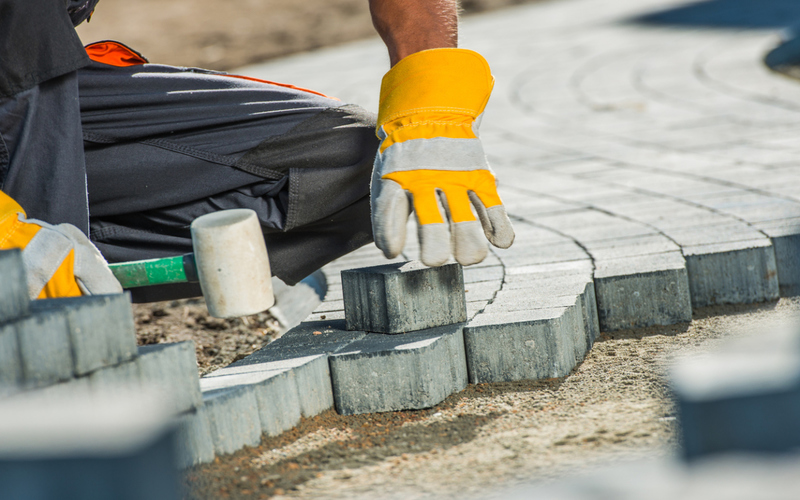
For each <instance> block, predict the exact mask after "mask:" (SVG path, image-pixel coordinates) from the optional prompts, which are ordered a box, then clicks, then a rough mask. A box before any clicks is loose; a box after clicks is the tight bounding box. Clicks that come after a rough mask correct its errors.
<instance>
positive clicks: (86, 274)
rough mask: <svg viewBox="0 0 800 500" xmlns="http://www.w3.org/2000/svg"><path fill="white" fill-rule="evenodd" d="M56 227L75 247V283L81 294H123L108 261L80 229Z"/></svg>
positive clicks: (68, 226)
mask: <svg viewBox="0 0 800 500" xmlns="http://www.w3.org/2000/svg"><path fill="white" fill-rule="evenodd" d="M55 227H56V229H58V231H60V232H61V233H62V234H65V235H66V236H67V237H69V238H70V239H71V240H72V244H73V245H74V247H75V267H74V273H75V281H76V282H77V283H78V287H79V288H80V289H81V292H83V293H84V294H86V295H103V294H111V293H122V285H120V284H119V281H117V279H116V278H115V277H114V274H113V273H112V272H111V269H109V268H108V263H107V262H106V259H104V258H103V256H102V254H100V251H99V250H98V249H97V247H95V246H94V244H92V242H91V241H89V238H87V237H86V235H84V234H83V233H82V232H81V230H80V229H78V228H77V227H75V226H73V225H72V224H59V225H58V226H55Z"/></svg>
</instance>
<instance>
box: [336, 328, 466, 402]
mask: <svg viewBox="0 0 800 500" xmlns="http://www.w3.org/2000/svg"><path fill="white" fill-rule="evenodd" d="M462 328H463V324H456V325H447V326H442V327H437V328H431V329H427V330H418V331H414V332H411V333H407V334H405V335H398V336H394V335H385V334H380V333H369V334H367V335H366V336H365V337H364V338H363V339H361V340H357V341H355V342H353V343H351V344H349V345H348V346H347V347H346V348H345V349H343V350H342V351H341V352H340V353H337V354H332V355H331V356H330V358H329V361H330V370H331V378H332V381H333V396H334V400H335V402H336V410H337V411H338V412H339V413H341V414H342V415H355V414H360V413H372V412H379V411H396V410H411V409H419V408H429V407H431V406H433V405H435V404H438V403H440V402H441V401H443V400H444V399H445V398H446V397H447V396H449V395H450V394H453V393H454V392H458V391H460V390H462V389H464V387H466V385H467V366H466V359H465V357H464V337H463V334H462Z"/></svg>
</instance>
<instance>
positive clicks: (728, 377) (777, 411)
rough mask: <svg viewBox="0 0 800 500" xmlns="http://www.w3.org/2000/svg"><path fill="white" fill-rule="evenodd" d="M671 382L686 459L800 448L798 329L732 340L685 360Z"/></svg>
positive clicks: (799, 352) (785, 450) (675, 368)
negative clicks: (700, 355) (728, 453)
mask: <svg viewBox="0 0 800 500" xmlns="http://www.w3.org/2000/svg"><path fill="white" fill-rule="evenodd" d="M781 337H783V338H781ZM737 344H738V345H737ZM670 378H671V385H672V388H673V391H674V392H675V395H676V397H677V401H678V410H679V416H680V422H681V441H682V446H683V452H684V455H685V456H686V457H687V458H690V459H693V458H698V457H702V456H706V455H710V454H714V453H721V452H733V451H739V452H742V451H748V452H788V451H792V450H795V449H797V447H799V446H800V429H798V426H797V420H798V419H799V418H800V336H798V334H797V331H796V329H794V328H793V329H792V330H789V331H786V332H776V331H770V332H759V334H758V336H757V337H755V338H753V339H745V341H741V340H740V341H739V342H729V343H728V345H726V346H725V347H723V348H721V349H720V350H718V351H717V352H714V353H712V354H710V355H705V356H702V357H694V358H690V359H687V360H683V361H682V362H681V363H679V364H678V365H677V366H675V367H674V368H673V370H672V373H671V377H670Z"/></svg>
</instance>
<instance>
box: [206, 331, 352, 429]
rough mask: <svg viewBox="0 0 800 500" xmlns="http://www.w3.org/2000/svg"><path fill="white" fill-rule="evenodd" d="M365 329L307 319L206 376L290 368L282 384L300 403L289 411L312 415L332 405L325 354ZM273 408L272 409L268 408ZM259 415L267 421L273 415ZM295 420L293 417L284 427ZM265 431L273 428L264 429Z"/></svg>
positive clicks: (331, 392)
mask: <svg viewBox="0 0 800 500" xmlns="http://www.w3.org/2000/svg"><path fill="white" fill-rule="evenodd" d="M364 335H365V334H364V332H354V331H349V330H345V322H344V320H343V319H342V320H333V321H307V322H304V323H301V324H300V325H299V326H297V327H295V328H292V329H291V330H289V331H288V332H286V333H285V334H284V335H283V336H282V337H280V338H279V339H277V340H276V341H275V342H271V343H270V344H267V345H266V346H264V347H263V348H261V349H260V350H258V351H256V352H254V353H253V354H251V355H250V356H247V357H246V358H244V359H241V360H239V361H236V362H234V363H232V364H231V365H230V366H228V367H227V368H223V369H221V370H217V371H215V372H212V373H210V374H208V375H207V376H206V377H204V379H205V378H211V377H216V376H220V375H240V374H251V375H253V374H258V373H264V374H267V375H269V376H272V375H273V374H277V373H280V372H283V371H287V370H289V371H291V377H286V379H287V380H288V381H290V382H291V384H292V385H286V386H283V387H284V388H285V390H286V391H288V392H290V393H291V394H296V395H297V396H296V397H297V403H298V405H299V406H298V407H299V411H298V408H293V409H292V410H291V411H290V412H289V413H288V414H290V415H294V414H300V415H302V416H304V417H312V416H314V415H318V414H320V413H322V412H323V411H325V410H327V409H329V408H331V407H333V389H332V387H331V376H330V370H329V366H328V360H327V357H328V355H330V354H332V353H336V352H339V351H341V350H342V349H344V348H345V347H347V346H348V345H349V344H351V343H352V342H354V341H356V340H359V339H362V338H364ZM271 411H274V410H271ZM262 418H264V419H265V420H266V421H267V422H268V423H269V422H272V421H274V420H275V419H273V418H270V419H266V418H265V417H264V414H263V412H262ZM295 423H296V420H293V421H292V422H291V424H290V425H289V426H288V427H287V428H291V426H293V425H294V424H295ZM265 431H267V432H274V431H269V430H268V429H265Z"/></svg>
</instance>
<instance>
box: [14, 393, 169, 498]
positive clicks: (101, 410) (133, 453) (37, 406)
mask: <svg viewBox="0 0 800 500" xmlns="http://www.w3.org/2000/svg"><path fill="white" fill-rule="evenodd" d="M0 421H2V422H3V425H2V426H0V484H2V485H3V493H2V496H3V499H4V500H27V499H34V498H36V499H51V498H64V499H82V500H83V499H85V500H101V499H108V498H114V499H120V500H134V499H143V498H147V499H152V500H174V499H176V498H179V497H180V493H181V492H180V489H179V478H178V471H177V468H176V467H175V451H174V436H175V434H174V428H173V425H172V424H171V422H170V419H169V417H168V415H167V414H166V412H165V411H163V409H162V408H160V406H159V404H158V401H157V400H155V399H153V398H149V397H147V395H146V394H133V393H115V394H106V395H103V396H102V397H99V396H93V395H88V394H87V395H83V396H82V397H75V396H74V397H71V398H69V399H60V400H47V399H42V398H41V397H39V395H38V394H36V393H35V392H34V393H31V394H30V395H28V396H27V397H19V398H11V399H8V400H4V401H3V402H2V405H0Z"/></svg>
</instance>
